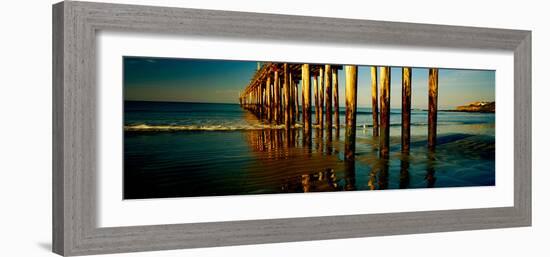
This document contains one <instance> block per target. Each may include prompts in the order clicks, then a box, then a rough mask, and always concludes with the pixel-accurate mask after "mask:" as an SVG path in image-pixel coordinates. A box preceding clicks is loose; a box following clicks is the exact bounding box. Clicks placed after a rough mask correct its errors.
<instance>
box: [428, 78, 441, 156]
mask: <svg viewBox="0 0 550 257" xmlns="http://www.w3.org/2000/svg"><path fill="white" fill-rule="evenodd" d="M438 84H439V70H438V69H434V68H432V69H430V72H429V75H428V149H429V150H430V151H434V150H435V146H436V144H437V94H438V92H437V91H438Z"/></svg>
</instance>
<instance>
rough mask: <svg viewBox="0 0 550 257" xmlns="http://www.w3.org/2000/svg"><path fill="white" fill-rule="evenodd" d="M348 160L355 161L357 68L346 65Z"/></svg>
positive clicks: (346, 156) (346, 149)
mask: <svg viewBox="0 0 550 257" xmlns="http://www.w3.org/2000/svg"><path fill="white" fill-rule="evenodd" d="M345 72H346V92H345V93H346V137H345V142H344V143H345V153H344V157H345V159H346V160H354V159H355V130H356V125H357V121H356V118H357V66H355V65H346V66H345Z"/></svg>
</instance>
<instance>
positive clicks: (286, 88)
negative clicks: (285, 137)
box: [283, 63, 291, 130]
mask: <svg viewBox="0 0 550 257" xmlns="http://www.w3.org/2000/svg"><path fill="white" fill-rule="evenodd" d="M283 90H284V96H285V97H284V98H285V105H284V112H285V128H286V129H287V130H288V129H290V125H291V120H290V119H291V116H290V115H291V113H290V80H289V71H288V63H285V64H283Z"/></svg>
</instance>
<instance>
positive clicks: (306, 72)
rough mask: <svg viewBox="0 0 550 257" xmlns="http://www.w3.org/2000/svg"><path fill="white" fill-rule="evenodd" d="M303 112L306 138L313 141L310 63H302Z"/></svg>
mask: <svg viewBox="0 0 550 257" xmlns="http://www.w3.org/2000/svg"><path fill="white" fill-rule="evenodd" d="M302 92H303V96H304V100H303V101H302V112H303V114H304V120H303V122H304V134H305V135H304V138H306V139H309V140H310V141H309V142H310V143H311V82H310V67H309V64H302Z"/></svg>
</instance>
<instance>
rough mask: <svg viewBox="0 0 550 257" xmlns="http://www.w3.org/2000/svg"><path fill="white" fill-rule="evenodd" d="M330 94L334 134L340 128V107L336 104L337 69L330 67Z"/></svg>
mask: <svg viewBox="0 0 550 257" xmlns="http://www.w3.org/2000/svg"><path fill="white" fill-rule="evenodd" d="M332 95H333V99H334V125H335V127H336V135H338V132H339V131H338V130H339V129H340V108H339V104H338V69H337V68H334V67H333V68H332Z"/></svg>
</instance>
